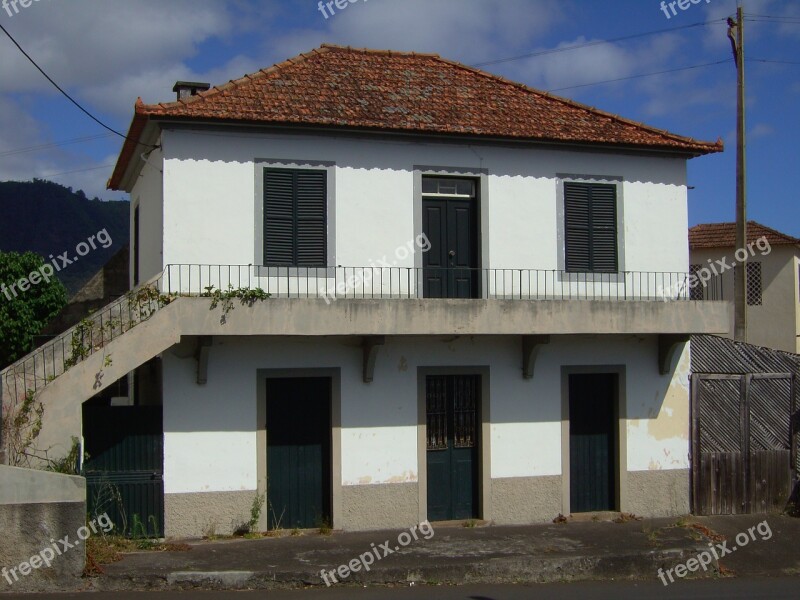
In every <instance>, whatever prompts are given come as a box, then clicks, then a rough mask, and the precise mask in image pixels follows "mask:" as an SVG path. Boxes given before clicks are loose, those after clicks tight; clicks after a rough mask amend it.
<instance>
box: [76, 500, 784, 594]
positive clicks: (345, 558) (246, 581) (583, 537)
mask: <svg viewBox="0 0 800 600" xmlns="http://www.w3.org/2000/svg"><path fill="white" fill-rule="evenodd" d="M765 518H766V519H767V522H768V525H769V529H770V531H771V532H772V536H771V537H770V539H762V538H764V537H766V536H764V535H762V534H761V533H759V531H756V530H754V536H755V538H756V539H755V540H753V539H752V536H748V537H749V538H750V539H749V541H748V543H747V544H745V545H744V546H743V547H737V550H736V551H734V552H732V553H731V554H728V555H727V556H725V557H724V558H722V559H721V560H720V561H719V562H718V561H717V560H713V561H712V562H711V564H710V565H709V568H708V570H707V571H706V572H705V573H704V572H703V571H702V570H700V571H699V575H700V576H719V575H720V571H721V574H722V575H734V574H736V575H740V576H750V575H776V576H777V575H784V576H785V575H799V574H800V546H798V544H797V540H798V539H800V519H792V518H789V517H785V516H779V515H774V516H769V517H766V516H764V515H747V516H740V517H706V518H694V517H690V518H685V519H676V518H669V519H647V520H637V521H627V522H623V523H615V522H610V521H609V522H595V521H591V520H589V521H583V522H578V521H570V522H567V523H558V524H556V523H554V524H544V525H529V526H515V527H507V526H483V527H475V528H468V527H463V526H457V525H450V526H446V525H436V524H434V526H433V527H434V533H433V535H432V536H430V539H425V537H424V535H423V533H425V532H417V537H418V539H417V540H416V541H414V540H413V537H411V536H410V535H409V536H408V538H406V537H405V536H404V537H402V538H400V539H401V541H405V540H406V539H410V540H411V541H410V543H408V545H407V546H406V547H400V543H398V536H400V535H401V534H402V533H403V530H396V531H395V530H393V531H371V532H360V533H333V534H332V535H329V536H323V535H319V534H318V533H316V532H314V533H312V532H309V533H306V534H304V535H299V536H290V535H288V534H287V535H286V536H283V537H271V538H263V539H257V540H232V541H211V542H208V541H203V542H194V543H191V550H190V551H187V552H150V553H148V552H143V553H135V554H129V555H126V556H125V558H124V559H123V560H122V561H121V562H118V563H115V564H112V565H107V566H105V567H104V569H105V575H102V576H100V577H97V578H94V579H91V580H89V581H87V583H88V587H89V588H90V589H94V590H133V589H193V588H204V589H276V588H293V587H303V586H324V585H325V583H324V582H323V580H322V578H321V577H320V571H321V570H323V569H324V570H326V571H328V572H330V571H334V570H336V569H338V568H339V566H340V565H346V564H348V563H350V561H351V560H353V559H358V557H359V556H361V555H363V554H372V556H373V557H374V556H376V555H377V556H380V559H375V560H374V561H373V564H372V565H370V569H369V571H365V570H364V569H363V568H361V566H360V565H359V567H358V569H359V570H358V572H352V573H351V574H349V576H347V577H341V575H340V574H334V576H333V577H330V576H328V580H329V581H331V582H332V579H334V578H335V579H337V580H339V582H340V583H338V584H334V585H339V586H341V585H352V584H359V585H363V584H376V585H380V584H384V585H387V584H404V585H409V584H411V583H412V582H414V583H416V584H425V583H452V584H463V583H478V582H482V583H533V582H554V581H576V580H586V579H621V578H626V579H634V578H635V579H646V580H647V579H649V580H658V570H659V569H663V570H664V571H666V570H668V569H674V568H675V567H676V566H677V565H679V564H681V563H685V562H686V561H687V560H689V559H690V558H693V557H696V556H697V555H699V554H700V553H702V552H703V551H706V550H709V544H710V543H714V544H715V546H716V544H717V543H721V541H722V537H723V536H724V537H725V538H726V539H727V540H728V542H727V548H729V549H730V548H731V547H733V546H735V545H736V543H735V540H736V536H737V534H739V533H742V532H745V534H746V532H747V530H748V529H749V528H751V527H755V526H757V524H758V523H759V522H762V521H763V520H764V519H765ZM690 524H695V526H691V525H690ZM764 530H765V527H764V526H762V530H761V531H764ZM406 532H408V530H406ZM427 533H428V534H430V532H427ZM716 534H719V535H716ZM746 535H747V534H746ZM709 536H710V537H709ZM712 540H713V541H712ZM740 541H743V540H741V539H740ZM387 542H388V544H387ZM387 552H388V554H387ZM384 554H386V556H384ZM369 560H371V559H370V558H365V559H364V561H365V562H367V561H369ZM353 564H354V566H355V562H354V563H353ZM690 576H698V573H694V574H690Z"/></svg>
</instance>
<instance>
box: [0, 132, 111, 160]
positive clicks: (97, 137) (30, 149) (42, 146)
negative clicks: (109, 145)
mask: <svg viewBox="0 0 800 600" xmlns="http://www.w3.org/2000/svg"><path fill="white" fill-rule="evenodd" d="M111 135H112V134H110V133H100V134H97V135H88V136H84V137H78V138H72V139H69V140H62V141H60V142H51V143H49V144H39V145H38V146H28V147H27V148H16V149H14V150H6V151H3V152H0V158H4V157H6V156H13V155H15V154H25V153H26V152H36V151H37V150H48V149H50V148H57V147H60V146H68V145H70V144H80V143H83V142H92V141H94V140H100V139H104V138H107V137H111Z"/></svg>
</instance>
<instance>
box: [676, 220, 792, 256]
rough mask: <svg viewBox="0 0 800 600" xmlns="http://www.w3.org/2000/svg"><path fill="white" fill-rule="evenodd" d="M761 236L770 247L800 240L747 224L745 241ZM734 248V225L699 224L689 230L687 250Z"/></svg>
mask: <svg viewBox="0 0 800 600" xmlns="http://www.w3.org/2000/svg"><path fill="white" fill-rule="evenodd" d="M762 236H765V237H766V238H767V241H768V242H769V244H770V246H781V245H797V246H800V239H798V238H795V237H792V236H790V235H786V234H785V233H781V232H780V231H775V230H774V229H772V228H770V227H767V226H765V225H762V224H761V223H756V222H755V221H748V222H747V241H748V243H749V242H755V241H756V240H757V239H760V238H761V237H762ZM734 246H736V223H701V224H700V225H695V226H694V227H690V228H689V248H690V249H692V250H696V249H698V248H733V247H734Z"/></svg>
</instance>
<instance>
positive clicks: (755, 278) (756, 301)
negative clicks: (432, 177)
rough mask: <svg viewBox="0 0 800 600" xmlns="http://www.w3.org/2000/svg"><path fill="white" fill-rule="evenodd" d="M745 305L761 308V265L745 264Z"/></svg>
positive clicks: (754, 263)
mask: <svg viewBox="0 0 800 600" xmlns="http://www.w3.org/2000/svg"><path fill="white" fill-rule="evenodd" d="M746 276H747V305H748V306H761V263H760V262H749V263H747V275H746Z"/></svg>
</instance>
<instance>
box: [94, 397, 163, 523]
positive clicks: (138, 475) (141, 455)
mask: <svg viewBox="0 0 800 600" xmlns="http://www.w3.org/2000/svg"><path fill="white" fill-rule="evenodd" d="M162 422H163V413H162V407H161V406H90V405H86V404H84V406H83V435H84V442H85V447H86V451H87V452H88V453H89V459H88V460H87V461H86V463H84V467H83V475H84V476H85V477H86V500H87V509H88V510H89V512H90V513H92V514H97V515H101V514H103V513H108V516H109V518H110V519H111V520H112V521H113V522H114V526H115V530H116V532H117V533H120V534H124V535H127V536H129V537H161V536H163V535H164V476H163V473H164V434H163V426H162Z"/></svg>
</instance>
